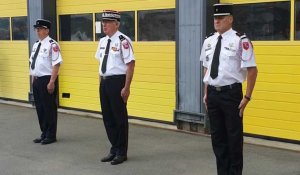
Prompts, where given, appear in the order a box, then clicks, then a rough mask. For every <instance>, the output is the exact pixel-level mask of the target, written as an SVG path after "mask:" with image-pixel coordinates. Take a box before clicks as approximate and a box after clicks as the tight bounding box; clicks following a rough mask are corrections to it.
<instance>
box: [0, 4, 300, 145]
mask: <svg viewBox="0 0 300 175" xmlns="http://www.w3.org/2000/svg"><path fill="white" fill-rule="evenodd" d="M41 1H43V0H41ZM52 2H53V1H52ZM216 2H217V1H216ZM220 2H221V3H234V4H235V7H234V16H235V21H234V28H235V29H236V30H237V31H240V32H245V33H246V34H247V35H248V36H249V38H250V39H251V40H252V41H253V45H254V48H255V53H256V59H257V64H258V68H259V76H258V79H257V84H256V88H255V91H254V94H253V100H252V101H251V103H249V106H248V108H247V109H246V113H245V118H244V126H245V128H244V131H245V133H247V134H250V135H256V136H263V137H270V138H276V139H284V140H287V141H293V142H294V141H296V142H299V141H300V73H299V72H298V71H297V70H299V69H300V59H299V58H300V52H298V49H300V35H299V31H300V0H289V1H282V0H281V1H278V0H264V1H262V0H254V1H249V0H221V1H220ZM211 3H212V1H194V0H185V1H183V0H164V1H159V0H145V1H139V0H132V1H126V0H120V1H118V2H116V1H112V0H105V1H97V0H90V1H84V0H73V1H69V0H56V2H55V3H51V5H54V6H55V7H54V8H55V11H53V14H52V15H54V19H56V21H55V22H54V24H56V25H55V26H54V27H55V29H56V30H55V31H56V32H55V33H53V34H55V37H54V38H56V36H57V41H58V42H59V44H60V46H61V51H62V55H63V59H64V62H63V65H62V67H61V70H60V76H59V105H60V107H62V108H70V109H76V110H87V111H94V112H97V111H99V110H101V109H100V101H99V90H98V89H99V78H98V62H97V61H96V60H95V58H94V54H95V51H96V48H97V44H98V41H99V38H100V37H102V36H103V33H102V32H101V22H100V16H101V12H102V11H103V10H106V9H114V10H118V11H120V12H121V14H122V19H121V20H122V22H121V28H120V30H121V31H122V32H124V33H125V34H126V35H128V36H129V37H130V38H131V39H132V41H133V47H134V49H135V55H136V60H137V62H136V71H135V75H134V79H133V82H132V89H131V97H130V99H129V103H128V111H129V115H130V116H133V117H137V118H140V119H145V120H153V121H157V122H167V123H171V124H175V123H177V122H178V121H185V122H189V123H193V122H196V123H197V122H199V121H203V119H202V118H203V117H204V116H205V111H204V109H203V106H202V101H201V99H202V93H201V92H202V80H201V77H202V76H201V72H202V71H201V65H200V63H199V54H200V48H201V46H202V42H203V40H204V37H205V35H206V34H207V33H210V32H212V30H213V29H212V15H211V10H210V9H209V8H212V7H211ZM32 8H39V7H38V6H34V3H33V2H32V1H31V0H27V1H26V0H11V1H3V2H1V3H0V62H1V64H0V79H1V84H0V98H2V99H8V100H18V101H23V102H27V101H28V92H29V91H30V78H29V75H28V74H29V73H28V72H29V64H28V57H29V52H30V48H31V44H29V42H28V40H33V39H34V37H35V36H34V35H33V34H34V32H32V31H33V28H32V25H30V23H32V20H33V19H34V14H32V13H31V14H30V11H31V12H32ZM40 8H43V9H44V8H46V7H45V6H41V7H40ZM28 9H29V10H28ZM189 9H190V10H189ZM28 14H30V15H28ZM189 15H190V18H189ZM39 17H43V15H41V16H37V18H39ZM187 38H188V39H187ZM174 111H175V112H174ZM204 123H205V122H204Z"/></svg>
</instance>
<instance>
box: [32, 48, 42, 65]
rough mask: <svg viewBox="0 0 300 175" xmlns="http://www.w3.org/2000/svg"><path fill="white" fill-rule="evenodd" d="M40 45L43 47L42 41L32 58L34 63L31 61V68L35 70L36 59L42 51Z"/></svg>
mask: <svg viewBox="0 0 300 175" xmlns="http://www.w3.org/2000/svg"><path fill="white" fill-rule="evenodd" d="M40 47H41V43H39V45H38V47H37V49H36V50H35V53H34V55H33V58H32V63H31V69H32V70H33V69H34V68H35V61H36V57H37V56H38V54H39V52H40Z"/></svg>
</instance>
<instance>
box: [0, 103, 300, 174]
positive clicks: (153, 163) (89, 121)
mask: <svg viewBox="0 0 300 175" xmlns="http://www.w3.org/2000/svg"><path fill="white" fill-rule="evenodd" d="M39 134H40V132H39V127H38V121H37V117H36V113H35V109H33V108H26V107H20V106H12V105H6V104H0V175H40V174H43V175H48V174H49V175H60V174H63V175H94V174H95V175H96V174H97V175H216V165H215V158H214V154H213V152H212V148H211V143H210V138H209V137H204V136H199V135H192V134H187V133H181V132H174V131H172V130H163V129H158V128H151V127H145V126H140V125H133V124H131V125H130V133H129V136H130V137H129V153H128V156H129V157H128V158H129V160H128V161H127V162H125V163H124V164H121V165H118V166H112V165H110V164H109V163H101V162H100V158H101V157H102V156H104V155H106V154H107V152H108V150H109V143H108V140H107V137H106V133H105V130H104V127H103V123H102V120H101V119H95V118H86V117H80V116H77V115H71V114H62V113H59V121H58V142H57V143H54V144H52V145H45V146H43V145H40V144H34V143H33V142H32V140H33V139H34V138H35V137H37V136H39ZM294 146H295V147H296V148H297V147H300V145H294ZM244 175H300V152H296V151H288V150H282V149H275V148H268V147H265V146H256V145H252V144H245V148H244Z"/></svg>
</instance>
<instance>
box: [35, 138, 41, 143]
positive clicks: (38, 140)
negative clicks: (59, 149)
mask: <svg viewBox="0 0 300 175" xmlns="http://www.w3.org/2000/svg"><path fill="white" fill-rule="evenodd" d="M43 140H44V139H43V138H36V139H34V140H33V143H41V142H42V141H43Z"/></svg>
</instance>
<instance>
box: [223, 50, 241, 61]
mask: <svg viewBox="0 0 300 175" xmlns="http://www.w3.org/2000/svg"><path fill="white" fill-rule="evenodd" d="M224 55H225V56H226V57H227V58H228V59H238V56H237V52H236V51H234V50H225V51H224Z"/></svg>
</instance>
